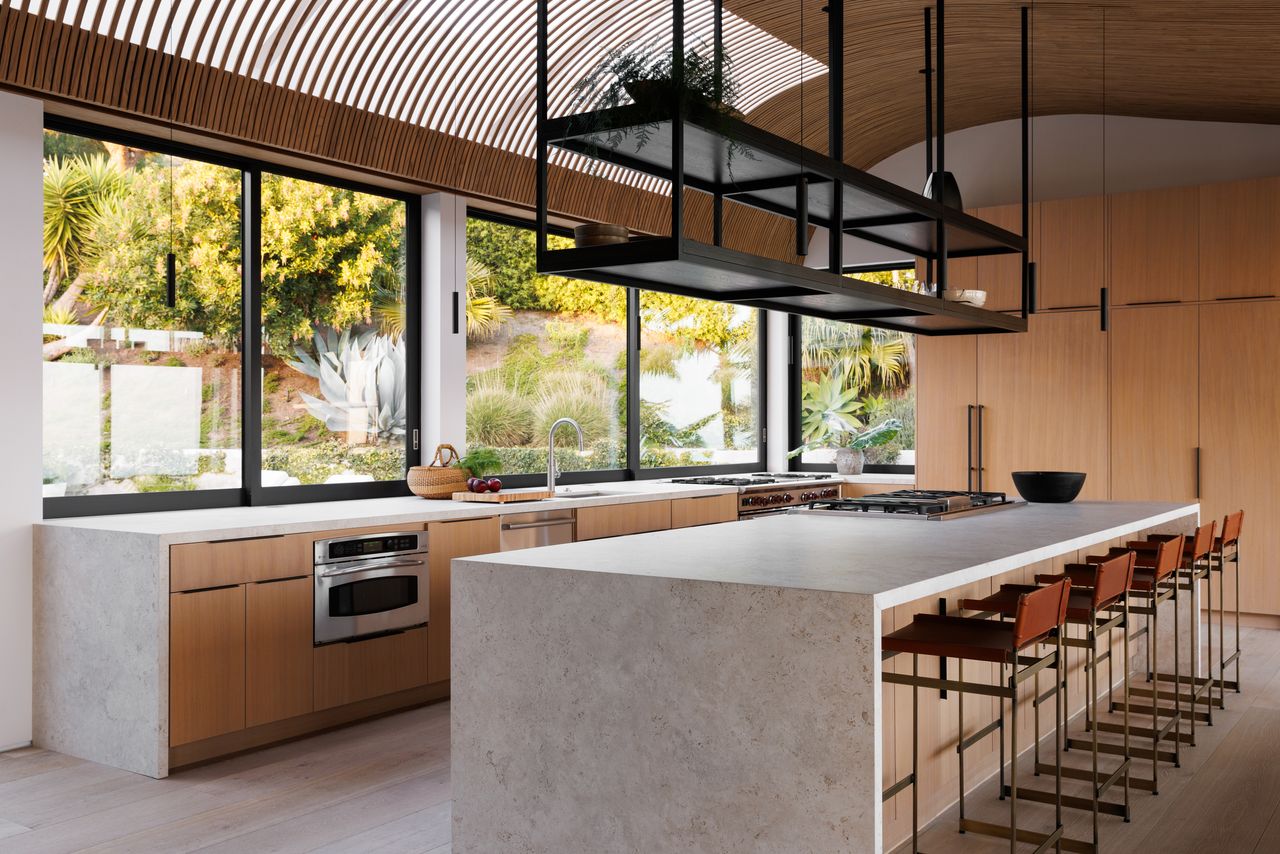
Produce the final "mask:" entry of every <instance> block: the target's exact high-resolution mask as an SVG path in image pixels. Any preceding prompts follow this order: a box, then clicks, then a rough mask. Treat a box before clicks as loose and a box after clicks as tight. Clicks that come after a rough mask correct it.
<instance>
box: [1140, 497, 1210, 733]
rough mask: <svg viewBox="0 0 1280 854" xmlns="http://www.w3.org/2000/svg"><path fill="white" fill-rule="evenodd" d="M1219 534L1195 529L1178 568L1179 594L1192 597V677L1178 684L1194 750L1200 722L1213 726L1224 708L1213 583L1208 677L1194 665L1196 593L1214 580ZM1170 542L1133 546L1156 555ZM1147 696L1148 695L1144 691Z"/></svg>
mask: <svg viewBox="0 0 1280 854" xmlns="http://www.w3.org/2000/svg"><path fill="white" fill-rule="evenodd" d="M1216 530H1217V526H1216V524H1215V523H1214V522H1212V521H1211V522H1207V523H1206V524H1204V525H1201V526H1199V527H1198V528H1196V532H1195V535H1194V536H1193V537H1192V538H1191V539H1189V540H1187V541H1186V544H1185V546H1184V547H1183V550H1182V564H1181V566H1180V567H1179V568H1178V576H1179V580H1178V590H1179V591H1180V592H1182V591H1185V592H1187V593H1189V594H1190V596H1189V598H1190V602H1189V604H1188V607H1187V613H1188V614H1189V615H1190V618H1191V632H1190V634H1191V644H1190V646H1191V656H1190V658H1189V659H1188V660H1189V661H1190V662H1191V669H1192V674H1191V675H1190V676H1181V675H1179V676H1178V677H1177V679H1176V681H1177V682H1178V684H1179V687H1178V691H1179V692H1180V693H1181V695H1182V696H1181V697H1180V698H1179V699H1180V701H1181V702H1185V703H1187V704H1188V705H1189V706H1190V709H1188V710H1185V711H1183V713H1182V717H1183V719H1184V720H1187V721H1190V723H1191V739H1190V742H1189V743H1190V744H1191V745H1192V746H1193V747H1194V746H1195V743H1196V723H1197V722H1198V721H1203V722H1205V723H1207V724H1209V725H1210V726H1212V725H1213V708H1214V706H1215V705H1217V706H1218V707H1221V706H1222V703H1221V701H1220V700H1217V699H1215V698H1214V696H1213V682H1214V680H1213V676H1212V674H1213V669H1212V668H1213V623H1212V620H1213V584H1212V583H1211V582H1210V583H1206V584H1205V611H1206V613H1207V614H1208V615H1209V616H1208V619H1209V621H1210V622H1209V626H1208V629H1209V630H1208V631H1206V632H1205V634H1206V635H1207V636H1208V650H1207V658H1206V660H1207V665H1206V667H1207V675H1205V676H1200V675H1199V674H1197V673H1195V661H1196V658H1197V657H1198V656H1199V654H1200V648H1201V643H1200V613H1199V609H1198V608H1197V602H1196V596H1195V591H1196V587H1197V586H1198V585H1199V583H1200V582H1201V581H1206V580H1208V579H1210V577H1211V572H1210V567H1211V566H1212V563H1213V555H1214V552H1215V550H1216V548H1217V546H1216V545H1215V544H1216V542H1217V541H1216V539H1215V537H1214V533H1215V532H1216ZM1168 539H1173V535H1171V534H1155V535H1152V536H1151V537H1148V539H1147V541H1146V542H1140V543H1134V544H1133V545H1134V547H1135V549H1137V550H1139V551H1142V552H1146V553H1149V552H1154V551H1155V548H1156V546H1155V544H1156V542H1158V541H1160V540H1168ZM1224 614H1225V610H1224V608H1223V604H1222V602H1221V600H1219V603H1218V619H1219V621H1221V620H1222V619H1223V616H1224ZM1219 673H1221V670H1219ZM1161 678H1162V679H1170V680H1173V679H1174V677H1173V676H1171V675H1168V674H1162V676H1161ZM1183 685H1185V686H1187V689H1186V690H1184V689H1183V688H1182V687H1181V686H1183ZM1144 693H1149V692H1147V691H1146V690H1145V689H1144ZM1201 700H1203V702H1204V711H1200V710H1199V709H1198V708H1197V707H1198V706H1199V704H1200V702H1201ZM1151 701H1152V703H1158V702H1159V698H1156V697H1154V696H1153V697H1152V698H1151ZM1133 711H1148V712H1149V711H1150V709H1147V708H1146V707H1143V708H1142V709H1138V708H1136V707H1134V708H1133Z"/></svg>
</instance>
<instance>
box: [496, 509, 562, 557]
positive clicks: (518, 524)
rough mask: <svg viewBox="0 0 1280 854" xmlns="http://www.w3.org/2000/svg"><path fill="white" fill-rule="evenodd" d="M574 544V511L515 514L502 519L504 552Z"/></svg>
mask: <svg viewBox="0 0 1280 854" xmlns="http://www.w3.org/2000/svg"><path fill="white" fill-rule="evenodd" d="M572 542H573V511H572V510H544V511H542V512H540V513H513V514H511V515H509V516H503V517H502V550H503V551H504V552H509V551H511V550H513V549H536V548H537V547H538V546H554V545H558V544H560V543H572Z"/></svg>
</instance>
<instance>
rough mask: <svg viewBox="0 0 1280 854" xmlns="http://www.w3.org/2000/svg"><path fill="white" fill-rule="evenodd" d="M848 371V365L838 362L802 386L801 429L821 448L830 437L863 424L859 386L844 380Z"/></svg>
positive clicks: (807, 442) (807, 439)
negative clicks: (851, 384) (828, 370)
mask: <svg viewBox="0 0 1280 854" xmlns="http://www.w3.org/2000/svg"><path fill="white" fill-rule="evenodd" d="M847 374H848V369H847V367H846V366H845V365H843V364H837V365H835V366H834V368H833V369H832V370H831V371H830V372H827V371H823V372H822V373H821V374H820V375H819V376H818V378H817V379H813V380H805V382H804V384H803V385H802V386H801V419H800V428H801V435H802V436H803V437H804V440H805V443H806V444H812V445H814V446H815V447H822V446H823V445H824V444H825V443H826V442H828V441H830V440H831V437H837V436H841V435H845V434H848V433H850V432H852V431H855V430H858V429H859V428H860V427H862V424H863V422H862V418H861V417H860V416H861V413H862V411H863V404H862V401H860V400H859V399H858V395H859V389H858V388H857V387H856V386H849V385H847V384H846V383H845V377H846V376H847Z"/></svg>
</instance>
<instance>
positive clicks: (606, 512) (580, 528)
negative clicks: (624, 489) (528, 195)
mask: <svg viewBox="0 0 1280 854" xmlns="http://www.w3.org/2000/svg"><path fill="white" fill-rule="evenodd" d="M670 527H671V502H670V501H636V502H632V503H630V504H609V505H605V506H603V507H580V508H578V518H577V531H576V534H575V536H576V537H577V539H578V540H598V539H600V538H601V537H622V536H625V535H627V534H643V533H645V532H647V531H665V530H666V529H668V528H670Z"/></svg>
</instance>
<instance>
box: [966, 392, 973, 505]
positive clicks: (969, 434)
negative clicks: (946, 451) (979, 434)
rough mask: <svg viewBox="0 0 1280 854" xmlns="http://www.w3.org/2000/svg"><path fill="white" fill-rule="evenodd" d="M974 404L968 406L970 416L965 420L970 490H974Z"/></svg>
mask: <svg viewBox="0 0 1280 854" xmlns="http://www.w3.org/2000/svg"><path fill="white" fill-rule="evenodd" d="M974 408H975V407H974V405H973V404H972V403H971V404H969V406H968V407H967V409H968V418H967V419H966V421H965V447H966V449H967V450H968V454H967V456H966V465H968V467H969V469H968V477H969V481H968V483H969V491H970V492H973V410H974Z"/></svg>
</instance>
